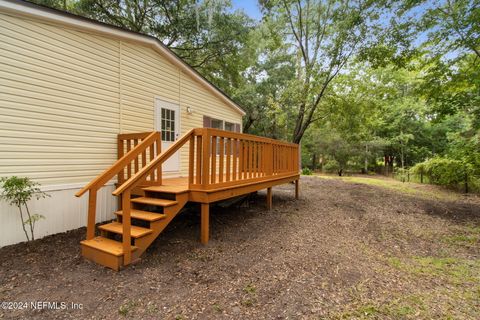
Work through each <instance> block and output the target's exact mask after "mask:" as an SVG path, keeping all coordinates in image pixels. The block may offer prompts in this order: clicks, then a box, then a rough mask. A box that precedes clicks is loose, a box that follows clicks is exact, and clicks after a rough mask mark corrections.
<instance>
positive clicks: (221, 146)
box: [218, 137, 225, 183]
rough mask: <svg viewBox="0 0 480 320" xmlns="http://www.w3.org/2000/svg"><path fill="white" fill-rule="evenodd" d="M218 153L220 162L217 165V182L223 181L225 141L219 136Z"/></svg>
mask: <svg viewBox="0 0 480 320" xmlns="http://www.w3.org/2000/svg"><path fill="white" fill-rule="evenodd" d="M218 139H220V141H219V149H220V150H219V153H220V158H219V159H218V161H219V162H220V163H219V165H218V182H220V183H221V182H223V167H224V162H225V141H224V138H223V137H219V138H218Z"/></svg>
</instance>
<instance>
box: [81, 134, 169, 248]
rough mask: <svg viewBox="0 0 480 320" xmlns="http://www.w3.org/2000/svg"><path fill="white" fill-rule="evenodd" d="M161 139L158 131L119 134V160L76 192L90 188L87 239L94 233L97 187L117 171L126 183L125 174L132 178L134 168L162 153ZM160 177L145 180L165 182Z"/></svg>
mask: <svg viewBox="0 0 480 320" xmlns="http://www.w3.org/2000/svg"><path fill="white" fill-rule="evenodd" d="M160 139H161V137H160V134H159V133H158V132H145V133H135V134H120V135H118V160H117V161H116V162H115V163H114V164H113V165H112V166H111V167H110V168H108V169H106V170H105V171H104V172H102V173H101V174H100V175H98V176H97V177H96V178H95V179H93V180H92V181H90V183H88V184H87V185H86V186H85V187H83V188H82V189H81V190H80V191H78V192H77V193H76V194H75V196H76V197H80V196H82V195H83V194H84V193H86V192H87V191H88V217H87V237H86V238H87V240H90V239H93V237H94V236H95V221H96V208H97V192H98V190H99V189H100V188H102V187H103V186H105V184H106V183H108V182H109V181H110V180H111V179H112V178H113V177H115V176H116V175H117V179H118V183H119V184H123V182H124V181H125V174H126V175H127V178H130V177H131V176H132V172H133V175H135V174H136V173H137V172H138V171H139V170H140V168H142V167H146V166H147V165H149V163H147V159H148V158H149V159H151V160H153V159H155V158H156V157H157V156H158V155H159V154H160V153H161V148H160V144H159V141H160ZM151 160H150V161H151ZM161 179H162V176H161V172H160V173H157V174H156V175H155V173H153V174H151V175H150V176H149V177H147V179H146V180H147V181H148V182H147V183H148V184H151V185H156V184H161V183H162V180H161Z"/></svg>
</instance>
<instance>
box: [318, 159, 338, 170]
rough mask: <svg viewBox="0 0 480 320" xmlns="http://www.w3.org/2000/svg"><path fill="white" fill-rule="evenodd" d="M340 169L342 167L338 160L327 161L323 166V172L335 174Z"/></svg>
mask: <svg viewBox="0 0 480 320" xmlns="http://www.w3.org/2000/svg"><path fill="white" fill-rule="evenodd" d="M339 169H340V165H339V164H338V161H337V160H327V161H326V162H325V164H324V165H323V166H322V170H323V172H327V173H333V172H335V173H336V172H337V171H338V170H339Z"/></svg>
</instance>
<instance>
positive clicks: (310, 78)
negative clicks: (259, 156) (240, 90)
mask: <svg viewBox="0 0 480 320" xmlns="http://www.w3.org/2000/svg"><path fill="white" fill-rule="evenodd" d="M261 3H262V5H263V8H264V11H265V12H266V14H267V19H271V20H274V21H276V22H277V23H278V25H280V27H281V29H280V30H279V31H280V32H281V34H282V35H283V37H284V41H285V42H286V43H288V44H289V45H290V47H291V51H290V52H291V54H292V55H293V56H294V57H295V58H296V74H297V75H296V76H297V78H296V79H295V81H292V82H291V83H290V86H291V88H292V90H291V91H296V92H298V101H296V104H297V105H296V109H295V115H294V116H295V126H294V129H293V133H292V141H293V142H295V143H299V142H300V141H301V139H302V137H303V135H304V134H305V131H306V130H307V129H308V127H309V126H310V125H311V124H312V123H314V122H315V121H317V120H318V119H322V118H323V115H322V114H318V113H317V110H318V109H319V106H320V104H321V102H322V99H323V98H324V97H325V94H326V92H327V89H328V87H329V85H330V83H331V82H332V80H333V79H334V78H335V77H336V76H337V75H338V74H339V73H340V71H341V70H342V69H343V68H344V66H345V64H346V63H347V62H348V61H349V59H350V58H351V57H352V56H354V55H355V54H356V53H357V52H359V51H360V50H361V49H362V48H363V47H364V46H367V45H368V43H369V41H370V40H371V39H370V36H371V35H372V30H377V28H378V25H375V21H376V20H377V19H378V17H379V12H378V10H379V8H380V7H379V4H380V2H373V1H348V2H336V1H329V0H327V1H322V0H318V1H317V0H307V1H290V0H279V1H266V0H265V1H261ZM277 32H278V31H277Z"/></svg>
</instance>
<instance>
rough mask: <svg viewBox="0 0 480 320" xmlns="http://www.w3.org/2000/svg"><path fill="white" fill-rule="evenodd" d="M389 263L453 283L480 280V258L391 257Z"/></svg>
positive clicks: (405, 269) (406, 270)
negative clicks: (403, 258)
mask: <svg viewBox="0 0 480 320" xmlns="http://www.w3.org/2000/svg"><path fill="white" fill-rule="evenodd" d="M388 263H389V264H390V265H391V266H392V267H394V268H396V269H399V270H402V271H405V272H407V273H410V274H412V275H417V276H422V277H435V278H441V279H442V280H445V281H448V282H450V283H453V284H462V283H472V282H480V260H478V259H473V260H469V259H459V258H451V257H447V258H438V257H413V258H411V259H405V260H401V259H399V258H397V257H390V258H388Z"/></svg>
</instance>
